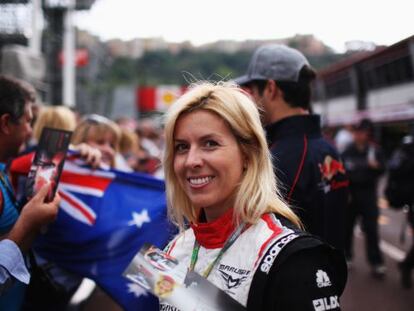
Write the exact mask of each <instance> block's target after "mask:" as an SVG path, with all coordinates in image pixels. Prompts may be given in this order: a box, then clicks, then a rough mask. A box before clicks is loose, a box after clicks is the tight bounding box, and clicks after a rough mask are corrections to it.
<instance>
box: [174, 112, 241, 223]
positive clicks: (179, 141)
mask: <svg viewBox="0 0 414 311" xmlns="http://www.w3.org/2000/svg"><path fill="white" fill-rule="evenodd" d="M243 161H244V157H243V154H242V152H241V150H240V147H239V144H238V143H237V141H236V138H235V136H234V135H233V133H232V132H231V131H230V128H229V127H228V125H227V124H226V123H225V121H224V120H223V119H222V118H220V117H219V116H217V115H216V114H214V113H212V112H208V111H203V110H197V111H194V112H190V113H187V114H184V115H182V116H180V117H179V118H178V120H177V123H176V125H175V131H174V172H175V174H176V176H177V178H178V180H179V183H180V185H181V187H182V188H183V189H184V191H185V193H186V194H187V196H188V197H189V199H190V201H191V202H192V204H193V205H194V206H195V207H196V208H203V209H204V211H205V214H206V216H207V220H214V219H215V218H217V217H219V216H220V215H222V214H223V213H224V212H225V211H226V210H227V209H229V208H232V207H233V205H234V200H235V198H234V194H235V189H236V188H237V186H238V185H239V183H240V182H241V179H242V174H243Z"/></svg>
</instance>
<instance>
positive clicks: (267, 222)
mask: <svg viewBox="0 0 414 311" xmlns="http://www.w3.org/2000/svg"><path fill="white" fill-rule="evenodd" d="M231 222H232V221H231V218H230V219H229V221H228V223H231ZM228 226H230V224H226V223H225V222H222V223H221V224H219V225H218V226H216V227H214V225H213V227H212V228H210V230H209V231H210V233H212V234H213V237H214V238H216V239H213V238H212V235H211V234H207V235H203V234H197V232H195V231H197V230H198V229H197V226H191V228H190V229H188V230H186V231H185V232H184V233H183V234H181V235H178V236H177V237H176V238H175V239H174V240H173V241H172V242H171V243H170V244H169V245H168V246H167V248H166V251H167V252H168V253H169V254H170V255H171V256H173V257H175V258H177V259H178V260H179V261H180V262H182V263H184V264H186V265H187V266H189V265H190V258H191V254H192V251H193V246H194V239H195V236H197V237H198V238H197V241H198V242H199V244H200V245H201V247H200V251H199V254H198V260H197V262H196V265H195V269H194V270H195V272H197V273H199V274H201V275H202V274H203V272H204V271H205V270H206V268H207V266H208V265H209V264H210V263H211V262H213V261H214V260H215V258H216V257H217V254H218V253H219V251H220V249H221V247H222V246H223V244H224V241H225V240H226V239H227V236H225V237H224V238H223V239H222V241H221V242H220V239H217V235H220V234H221V233H223V234H224V235H229V230H226V227H228ZM233 227H234V225H233ZM230 233H231V231H230ZM204 238H206V240H205V241H203V239H204ZM211 240H213V242H211ZM217 241H219V242H217ZM220 244H221V245H220ZM346 278H347V270H346V264H345V260H344V257H343V255H342V254H341V253H340V252H338V251H336V250H334V249H333V248H331V247H330V246H328V245H326V244H325V243H323V242H321V241H320V240H319V239H317V238H315V237H313V236H311V235H309V234H306V233H304V232H301V231H300V230H297V229H295V228H294V227H293V226H292V225H291V224H290V223H289V222H288V221H287V220H286V219H284V218H281V217H276V216H275V215H274V214H265V215H263V216H262V217H261V219H260V221H259V222H258V223H257V224H255V225H251V226H249V227H247V229H245V230H244V231H243V233H242V234H241V235H240V236H239V237H238V238H237V240H236V241H235V242H234V243H233V244H232V245H231V246H230V248H229V249H228V250H227V251H226V252H225V253H224V254H223V256H222V257H221V259H220V260H219V262H217V263H216V265H215V266H214V268H213V270H212V271H211V273H210V275H209V276H208V277H207V279H208V280H209V281H210V282H211V283H213V284H214V285H216V286H217V287H218V288H220V289H221V290H223V291H225V292H226V293H227V294H228V295H230V296H231V297H233V298H234V299H235V300H237V301H238V302H239V303H241V304H242V305H243V306H245V307H247V309H248V310H278V311H280V310H285V311H295V310H314V311H324V310H340V305H339V297H340V295H341V294H342V292H343V290H344V287H345V283H346ZM160 310H178V309H177V308H175V307H174V306H171V305H169V304H168V303H167V302H165V301H162V300H161V301H160Z"/></svg>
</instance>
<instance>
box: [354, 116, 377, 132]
mask: <svg viewBox="0 0 414 311" xmlns="http://www.w3.org/2000/svg"><path fill="white" fill-rule="evenodd" d="M373 129H374V124H373V123H372V121H371V120H369V119H362V120H361V121H360V122H359V123H358V124H357V125H356V126H355V130H357V131H367V132H372V131H373Z"/></svg>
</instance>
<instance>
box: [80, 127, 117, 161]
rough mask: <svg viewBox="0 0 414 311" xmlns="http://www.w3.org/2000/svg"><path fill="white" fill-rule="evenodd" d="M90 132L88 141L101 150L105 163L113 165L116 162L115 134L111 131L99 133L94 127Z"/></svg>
mask: <svg viewBox="0 0 414 311" xmlns="http://www.w3.org/2000/svg"><path fill="white" fill-rule="evenodd" d="M88 134H89V135H88V139H87V141H86V143H87V144H89V145H90V146H92V147H95V148H97V149H99V150H100V151H101V153H102V162H103V163H105V164H107V165H110V166H113V165H114V162H115V146H116V137H115V135H114V134H113V133H112V132H109V131H107V132H105V133H103V134H100V135H98V134H97V133H95V129H93V128H91V129H90V131H89V133H88Z"/></svg>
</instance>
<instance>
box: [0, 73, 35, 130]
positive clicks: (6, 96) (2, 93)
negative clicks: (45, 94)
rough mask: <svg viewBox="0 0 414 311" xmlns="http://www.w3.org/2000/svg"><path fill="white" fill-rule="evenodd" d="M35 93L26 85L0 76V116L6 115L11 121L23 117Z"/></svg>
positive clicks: (33, 100)
mask: <svg viewBox="0 0 414 311" xmlns="http://www.w3.org/2000/svg"><path fill="white" fill-rule="evenodd" d="M35 100H36V97H35V92H34V89H33V88H31V87H30V86H29V85H28V84H26V83H25V82H23V81H20V80H18V79H15V78H12V77H9V76H4V75H0V116H2V115H4V114H6V113H8V114H10V116H11V119H12V120H13V121H15V122H16V121H17V120H18V119H20V118H21V117H22V116H23V115H24V108H25V105H26V104H27V103H28V102H35Z"/></svg>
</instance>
